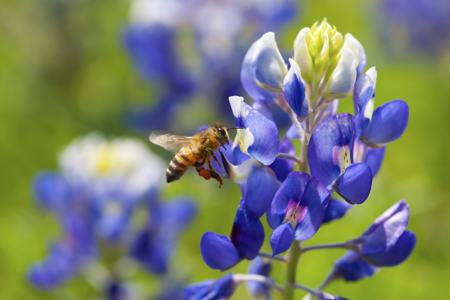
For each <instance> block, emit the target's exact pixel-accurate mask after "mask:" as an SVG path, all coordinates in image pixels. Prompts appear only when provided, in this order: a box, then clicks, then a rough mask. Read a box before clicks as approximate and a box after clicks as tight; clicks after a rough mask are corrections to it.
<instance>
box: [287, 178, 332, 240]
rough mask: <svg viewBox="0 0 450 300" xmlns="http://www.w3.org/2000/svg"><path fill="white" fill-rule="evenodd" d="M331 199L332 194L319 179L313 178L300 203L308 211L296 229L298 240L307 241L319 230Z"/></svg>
mask: <svg viewBox="0 0 450 300" xmlns="http://www.w3.org/2000/svg"><path fill="white" fill-rule="evenodd" d="M329 199H330V192H329V191H328V190H327V189H326V188H325V187H324V186H323V185H322V183H320V182H319V181H318V180H317V179H315V178H311V179H310V181H309V182H308V185H307V186H306V189H305V192H304V194H303V197H302V199H301V202H300V205H301V206H303V207H306V208H307V209H306V213H305V215H304V217H303V219H302V220H300V222H299V223H298V224H297V227H296V228H295V239H296V240H298V241H304V240H307V239H309V238H311V237H312V236H313V235H314V234H315V233H316V232H317V230H319V227H320V225H322V222H323V218H324V216H325V209H326V207H327V206H328V201H329Z"/></svg>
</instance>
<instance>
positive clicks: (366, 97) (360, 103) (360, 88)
mask: <svg viewBox="0 0 450 300" xmlns="http://www.w3.org/2000/svg"><path fill="white" fill-rule="evenodd" d="M376 80H377V72H376V69H375V67H372V68H370V69H369V70H368V71H367V72H366V73H365V74H362V75H360V76H359V77H358V79H357V80H356V82H355V88H354V93H353V101H354V103H355V113H356V115H360V116H361V117H363V118H364V109H365V107H366V105H367V104H368V102H369V101H370V100H372V99H373V97H375V84H376ZM362 128H364V126H363V127H362Z"/></svg>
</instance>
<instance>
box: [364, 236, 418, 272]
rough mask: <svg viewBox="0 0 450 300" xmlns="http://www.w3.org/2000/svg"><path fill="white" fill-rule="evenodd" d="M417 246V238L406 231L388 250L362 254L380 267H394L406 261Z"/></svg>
mask: <svg viewBox="0 0 450 300" xmlns="http://www.w3.org/2000/svg"><path fill="white" fill-rule="evenodd" d="M415 245H416V236H415V234H414V233H413V232H411V231H409V230H405V231H404V232H403V234H402V235H401V236H400V237H399V238H398V240H397V242H396V243H395V244H394V245H393V246H392V247H391V248H390V249H389V250H388V251H381V252H375V253H365V252H362V253H361V255H363V257H364V258H365V259H367V260H368V261H370V262H371V263H372V264H373V265H375V266H378V267H392V266H396V265H398V264H400V263H402V262H403V261H405V260H406V259H407V258H408V257H409V255H410V254H411V252H412V251H413V250H414V247H415Z"/></svg>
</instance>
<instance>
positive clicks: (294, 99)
mask: <svg viewBox="0 0 450 300" xmlns="http://www.w3.org/2000/svg"><path fill="white" fill-rule="evenodd" d="M289 62H290V64H291V68H290V69H289V71H288V73H287V75H286V77H285V78H284V81H283V95H284V98H285V99H286V101H287V103H288V104H289V106H290V107H291V108H292V110H293V111H294V112H295V113H296V114H297V116H298V117H299V118H304V117H306V116H307V115H308V114H309V105H308V101H307V99H306V94H305V86H304V84H303V80H302V77H301V75H300V68H299V67H298V65H297V63H296V62H295V61H294V60H292V59H290V60H289Z"/></svg>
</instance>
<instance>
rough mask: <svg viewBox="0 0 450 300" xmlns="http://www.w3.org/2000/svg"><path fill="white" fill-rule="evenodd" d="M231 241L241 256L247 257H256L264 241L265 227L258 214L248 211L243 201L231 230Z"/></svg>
mask: <svg viewBox="0 0 450 300" xmlns="http://www.w3.org/2000/svg"><path fill="white" fill-rule="evenodd" d="M231 241H232V242H233V244H234V246H235V247H236V249H237V251H238V253H239V256H240V257H242V258H246V259H253V258H255V257H256V256H257V255H258V253H259V250H260V249H261V247H262V244H263V242H264V227H263V225H262V223H261V221H260V220H259V218H258V216H257V215H254V214H252V213H250V212H249V211H247V209H246V207H245V205H244V203H242V202H241V205H240V206H239V208H238V210H237V212H236V217H235V219H234V223H233V229H232V231H231Z"/></svg>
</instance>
